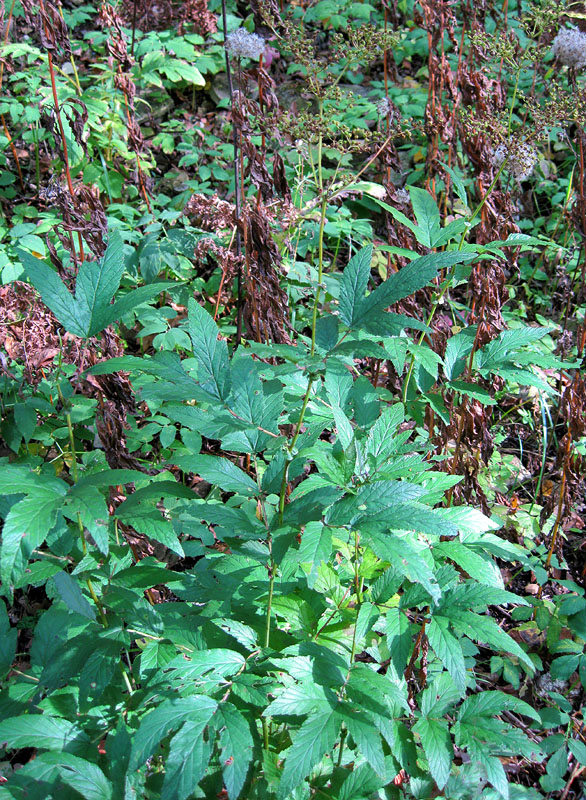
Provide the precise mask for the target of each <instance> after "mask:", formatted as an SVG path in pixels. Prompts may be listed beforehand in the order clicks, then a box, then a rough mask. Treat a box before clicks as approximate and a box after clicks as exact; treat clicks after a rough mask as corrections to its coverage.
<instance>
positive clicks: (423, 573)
mask: <svg viewBox="0 0 586 800" xmlns="http://www.w3.org/2000/svg"><path fill="white" fill-rule="evenodd" d="M364 538H365V540H366V542H367V543H368V544H369V545H370V546H371V547H372V549H373V550H374V552H375V553H376V555H377V556H378V557H379V558H381V559H383V560H384V561H389V562H390V563H391V564H392V565H393V567H394V568H395V569H396V570H397V571H398V572H400V573H401V574H402V575H404V576H405V577H406V578H407V580H410V581H411V582H412V583H420V584H421V585H422V586H423V588H424V589H425V590H426V591H427V592H429V594H430V595H431V597H432V599H433V600H434V602H437V601H438V600H439V598H440V597H441V589H440V587H439V585H438V583H437V580H436V577H435V575H434V574H433V570H432V569H431V567H429V566H428V564H427V562H426V561H425V560H424V558H423V553H422V552H421V551H420V550H417V549H416V548H415V547H414V546H413V545H412V544H411V543H410V542H408V541H407V540H406V539H405V538H399V537H397V536H390V535H388V534H383V533H379V532H378V531H374V530H369V531H368V533H364Z"/></svg>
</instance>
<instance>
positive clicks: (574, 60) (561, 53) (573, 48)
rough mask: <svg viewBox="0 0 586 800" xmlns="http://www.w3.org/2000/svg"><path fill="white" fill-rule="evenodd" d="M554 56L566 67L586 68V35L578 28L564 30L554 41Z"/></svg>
mask: <svg viewBox="0 0 586 800" xmlns="http://www.w3.org/2000/svg"><path fill="white" fill-rule="evenodd" d="M552 49H553V54H554V56H555V57H556V58H557V60H558V61H559V62H560V64H563V65H564V66H566V67H574V69H582V67H586V33H582V31H579V30H578V29H577V28H562V30H561V31H560V32H559V33H558V35H557V36H556V37H555V39H554V40H553V44H552Z"/></svg>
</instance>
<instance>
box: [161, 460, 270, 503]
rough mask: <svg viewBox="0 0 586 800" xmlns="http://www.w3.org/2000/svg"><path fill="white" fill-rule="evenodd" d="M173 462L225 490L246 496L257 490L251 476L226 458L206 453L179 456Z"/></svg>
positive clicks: (255, 493)
mask: <svg viewBox="0 0 586 800" xmlns="http://www.w3.org/2000/svg"><path fill="white" fill-rule="evenodd" d="M175 464H176V465H177V466H178V467H179V468H180V469H183V470H185V471H186V472H195V473H196V474H197V475H199V476H201V477H202V478H203V479H204V480H206V481H209V482H210V483H213V484H214V485H216V486H219V487H220V489H223V490H224V491H225V492H237V493H238V494H243V495H246V496H248V497H252V496H254V495H257V494H258V492H259V488H258V486H257V485H256V483H255V482H254V481H253V480H252V478H251V477H249V476H248V475H247V474H246V472H244V470H241V469H240V467H237V466H236V465H235V464H233V463H232V462H231V461H230V460H229V459H227V458H220V457H218V456H208V455H198V456H181V457H179V458H177V459H175Z"/></svg>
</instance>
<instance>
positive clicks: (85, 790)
mask: <svg viewBox="0 0 586 800" xmlns="http://www.w3.org/2000/svg"><path fill="white" fill-rule="evenodd" d="M43 760H44V762H45V763H46V764H50V763H54V764H55V766H56V767H57V769H58V771H59V775H60V777H61V780H62V781H63V782H64V783H66V784H67V785H68V786H71V788H72V789H75V791H76V792H79V794H80V795H81V796H82V797H83V798H84V800H111V798H112V784H111V783H110V781H109V780H108V779H107V778H106V776H105V775H104V773H103V772H102V770H101V769H100V768H99V767H98V766H97V764H92V763H91V761H86V760H85V759H84V758H78V757H77V756H74V755H71V754H70V753H50V754H49V753H47V754H45V755H44V756H43Z"/></svg>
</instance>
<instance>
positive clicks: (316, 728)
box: [278, 710, 341, 800]
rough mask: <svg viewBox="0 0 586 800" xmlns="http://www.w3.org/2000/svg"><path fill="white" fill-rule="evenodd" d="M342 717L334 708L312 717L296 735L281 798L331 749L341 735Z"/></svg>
mask: <svg viewBox="0 0 586 800" xmlns="http://www.w3.org/2000/svg"><path fill="white" fill-rule="evenodd" d="M340 722H341V720H340V718H339V717H338V715H337V714H336V712H335V711H333V710H330V711H328V712H326V713H322V714H319V715H317V716H313V717H309V719H307V720H306V721H305V722H304V723H303V725H302V726H301V728H300V729H299V730H298V731H297V733H296V734H295V735H294V737H293V745H292V746H291V747H290V748H289V750H288V751H287V759H286V761H285V768H284V770H283V774H282V776H281V782H280V784H279V794H278V796H279V800H284V798H286V797H287V796H288V795H289V794H290V793H291V792H292V791H293V789H295V788H296V787H297V786H299V784H300V783H301V782H302V781H303V780H304V779H305V778H307V776H308V775H309V773H310V772H311V770H312V769H313V768H314V767H315V766H316V764H318V763H319V762H320V761H321V759H322V758H323V756H324V755H325V754H326V753H328V752H329V751H330V750H331V749H332V747H333V746H334V743H335V741H336V738H337V736H338V731H339V729H340Z"/></svg>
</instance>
